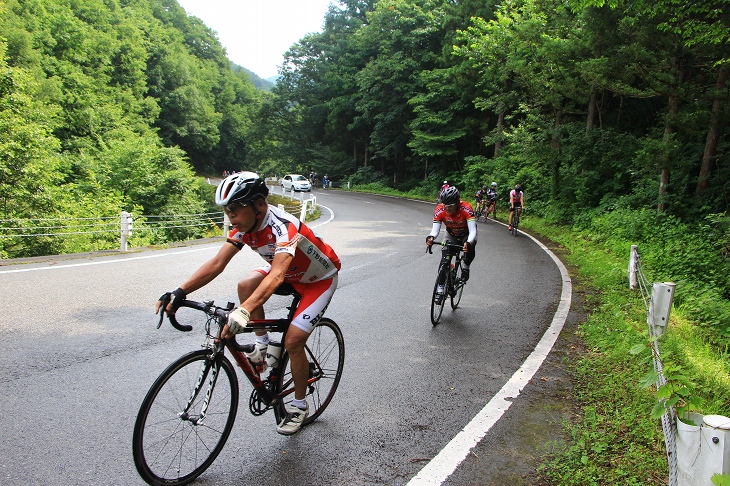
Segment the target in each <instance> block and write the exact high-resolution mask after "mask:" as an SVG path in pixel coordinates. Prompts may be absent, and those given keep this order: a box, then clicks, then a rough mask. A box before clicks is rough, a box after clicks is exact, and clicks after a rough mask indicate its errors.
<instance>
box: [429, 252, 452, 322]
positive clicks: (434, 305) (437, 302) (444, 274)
mask: <svg viewBox="0 0 730 486" xmlns="http://www.w3.org/2000/svg"><path fill="white" fill-rule="evenodd" d="M448 281H449V264H444V265H442V266H441V268H440V269H439V273H438V277H436V283H435V284H434V286H433V297H432V298H431V324H433V325H434V326H435V325H436V324H438V323H439V320H440V319H441V314H442V313H443V312H444V305H445V304H446V292H444V294H443V295H440V296H438V295H437V294H438V287H439V282H443V285H444V289H446V288H447V287H448Z"/></svg>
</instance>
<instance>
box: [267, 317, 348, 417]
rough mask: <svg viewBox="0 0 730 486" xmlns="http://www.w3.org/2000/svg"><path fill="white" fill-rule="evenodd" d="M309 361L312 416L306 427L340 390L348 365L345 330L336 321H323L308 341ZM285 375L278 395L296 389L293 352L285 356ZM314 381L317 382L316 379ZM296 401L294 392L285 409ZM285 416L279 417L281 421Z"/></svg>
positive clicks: (307, 352)
mask: <svg viewBox="0 0 730 486" xmlns="http://www.w3.org/2000/svg"><path fill="white" fill-rule="evenodd" d="M305 352H306V354H307V359H308V360H309V380H310V383H309V386H307V395H306V398H307V402H308V404H309V416H307V418H306V419H305V420H304V422H302V425H307V424H310V423H312V422H313V421H314V420H316V419H317V417H319V416H320V415H321V414H322V412H324V409H325V408H327V405H329V403H330V401H332V397H333V396H334V395H335V391H337V386H338V385H339V384H340V378H341V377H342V368H343V367H344V366H345V340H344V339H343V337H342V331H341V330H340V328H339V326H338V325H337V324H336V323H335V321H333V320H332V319H328V318H326V317H324V318H322V319H320V321H319V322H318V323H317V325H316V326H315V328H314V330H313V331H312V333H311V334H310V335H309V338H308V339H307V344H306V346H305ZM281 367H282V368H281V369H282V373H281V375H280V378H279V382H278V383H277V386H276V390H275V391H276V393H282V392H283V391H286V390H287V389H289V388H291V389H292V390H293V388H294V379H293V378H292V374H291V362H290V361H289V353H287V352H286V351H284V353H283V354H282V356H281ZM313 379H314V380H313ZM293 399H294V393H291V394H289V395H287V396H286V397H285V398H284V404H283V405H284V406H286V404H288V403H290V402H291V401H292V400H293ZM281 418H282V417H277V418H276V419H277V421H278V420H280V419H281Z"/></svg>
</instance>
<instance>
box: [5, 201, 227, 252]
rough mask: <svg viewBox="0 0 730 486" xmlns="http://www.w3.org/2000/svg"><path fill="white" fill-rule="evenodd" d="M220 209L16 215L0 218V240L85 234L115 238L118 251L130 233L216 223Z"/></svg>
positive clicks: (124, 246) (146, 233)
mask: <svg viewBox="0 0 730 486" xmlns="http://www.w3.org/2000/svg"><path fill="white" fill-rule="evenodd" d="M223 219H224V218H223V212H222V211H216V212H210V213H197V214H175V215H140V216H136V217H134V216H133V215H132V213H128V212H125V211H122V212H121V213H120V215H119V216H102V217H98V218H18V219H4V220H0V242H1V241H8V240H16V241H23V240H24V239H28V238H39V237H50V238H63V237H74V236H87V237H92V238H97V239H103V238H115V237H118V238H119V249H120V251H127V246H128V241H129V238H130V237H131V236H132V235H133V234H135V233H136V234H141V235H147V236H149V235H152V234H154V233H155V232H163V231H164V232H167V233H169V232H170V230H175V229H185V228H202V227H213V226H217V227H220V226H221V225H223V222H224V221H223Z"/></svg>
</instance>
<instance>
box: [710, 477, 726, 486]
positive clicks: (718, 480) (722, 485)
mask: <svg viewBox="0 0 730 486" xmlns="http://www.w3.org/2000/svg"><path fill="white" fill-rule="evenodd" d="M710 479H711V480H712V484H714V485H715V486H730V474H713V475H712V478H710Z"/></svg>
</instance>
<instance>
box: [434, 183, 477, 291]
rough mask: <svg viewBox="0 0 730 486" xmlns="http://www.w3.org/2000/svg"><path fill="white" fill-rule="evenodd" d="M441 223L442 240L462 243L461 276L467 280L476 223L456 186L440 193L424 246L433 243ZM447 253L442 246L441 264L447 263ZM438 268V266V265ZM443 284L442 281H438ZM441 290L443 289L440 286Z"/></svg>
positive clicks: (475, 242)
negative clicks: (444, 231) (464, 254)
mask: <svg viewBox="0 0 730 486" xmlns="http://www.w3.org/2000/svg"><path fill="white" fill-rule="evenodd" d="M441 223H444V224H445V225H446V235H445V236H444V240H445V241H448V242H449V243H452V244H455V245H463V248H464V252H465V253H466V256H465V257H464V260H463V261H464V267H463V268H462V272H461V275H462V278H463V279H464V281H467V280H469V265H471V262H472V261H474V257H475V256H476V252H475V251H474V247H475V246H476V244H477V223H476V216H474V210H473V209H472V207H471V204H469V203H468V202H466V201H462V200H461V197H460V194H459V190H458V189H457V188H456V187H453V186H452V187H448V188H446V189H445V190H444V192H443V193H442V194H441V204H439V205H438V206H436V210H435V211H434V213H433V228H432V229H431V234H429V235H428V236H427V237H426V246H431V245H433V240H434V238H436V237H437V236H438V234H439V232H440V231H441ZM448 254H449V250H448V248H446V247H444V249H443V250H442V255H441V265H443V264H445V263H448V259H447V258H446V257H447V256H448ZM439 268H440V267H439ZM439 284H440V285H443V283H442V282H439ZM440 291H441V292H443V289H442V288H440Z"/></svg>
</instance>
